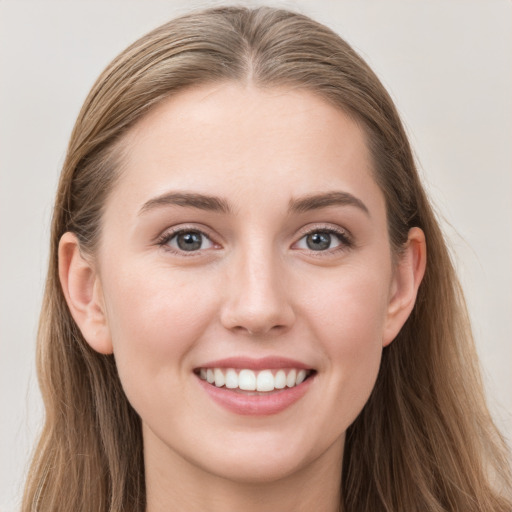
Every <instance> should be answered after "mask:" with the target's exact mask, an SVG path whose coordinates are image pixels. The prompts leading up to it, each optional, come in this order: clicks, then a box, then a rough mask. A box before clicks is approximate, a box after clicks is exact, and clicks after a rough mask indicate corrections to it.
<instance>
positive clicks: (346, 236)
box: [292, 224, 354, 256]
mask: <svg viewBox="0 0 512 512" xmlns="http://www.w3.org/2000/svg"><path fill="white" fill-rule="evenodd" d="M318 232H324V233H330V234H334V235H335V236H337V237H338V239H339V240H340V245H339V246H337V247H335V248H333V249H327V250H325V251H313V250H310V251H309V252H310V253H314V255H315V256H321V255H322V254H324V255H326V254H333V253H335V252H338V251H344V250H347V249H351V248H352V247H353V246H354V237H353V236H352V234H351V233H350V231H349V230H348V229H345V228H342V227H340V226H336V225H333V224H317V225H313V226H312V225H308V226H305V227H303V228H301V229H300V230H299V234H298V237H297V239H296V241H295V242H294V243H293V244H292V249H293V246H294V245H296V244H297V243H298V242H299V241H300V240H302V239H303V238H304V237H305V236H307V235H310V234H312V233H318ZM296 250H302V249H296Z"/></svg>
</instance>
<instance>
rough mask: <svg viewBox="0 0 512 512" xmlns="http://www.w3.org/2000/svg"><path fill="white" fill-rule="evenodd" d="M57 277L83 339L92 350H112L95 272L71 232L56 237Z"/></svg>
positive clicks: (107, 352)
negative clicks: (57, 244) (58, 240)
mask: <svg viewBox="0 0 512 512" xmlns="http://www.w3.org/2000/svg"><path fill="white" fill-rule="evenodd" d="M59 278H60V283H61V286H62V291H63V292H64V297H65V298H66V302H67V304H68V307H69V310H70V311H71V315H72V316H73V319H74V320H75V322H76V324H77V325H78V327H79V329H80V331H81V332H82V335H83V337H84V338H85V341H87V343H88V344H89V345H90V346H91V348H93V349H94V350H96V352H100V353H101V354H112V352H113V347H112V340H111V337H110V330H109V328H108V324H107V317H106V314H105V305H104V300H103V292H102V289H101V283H100V280H99V276H98V275H97V273H96V271H95V269H94V267H93V265H92V263H91V262H90V261H89V260H88V259H86V258H84V256H83V255H82V254H81V252H80V246H79V242H78V239H77V237H76V235H75V234H74V233H71V232H67V233H64V235H62V238H61V239H60V243H59Z"/></svg>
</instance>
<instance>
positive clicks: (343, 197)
mask: <svg viewBox="0 0 512 512" xmlns="http://www.w3.org/2000/svg"><path fill="white" fill-rule="evenodd" d="M328 206H355V207H356V208H359V209H360V210H362V211H363V212H365V213H366V214H367V215H368V216H369V215H370V211H369V210H368V208H367V207H366V205H365V204H364V203H363V202H362V201H361V200H360V199H358V198H357V197H356V196H353V195H352V194H349V193H348V192H338V191H333V192H324V193H320V194H311V195H308V196H304V197H300V198H297V199H291V200H290V202H289V205H288V209H289V211H290V212H295V213H304V212H307V211H310V210H318V209H320V208H327V207H328Z"/></svg>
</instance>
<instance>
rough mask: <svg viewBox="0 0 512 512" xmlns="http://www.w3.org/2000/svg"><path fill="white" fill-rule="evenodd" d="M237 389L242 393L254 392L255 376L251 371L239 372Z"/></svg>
mask: <svg viewBox="0 0 512 512" xmlns="http://www.w3.org/2000/svg"><path fill="white" fill-rule="evenodd" d="M238 387H239V388H240V389H243V390H244V391H256V375H255V374H254V372H253V371H252V370H241V371H240V373H239V374H238Z"/></svg>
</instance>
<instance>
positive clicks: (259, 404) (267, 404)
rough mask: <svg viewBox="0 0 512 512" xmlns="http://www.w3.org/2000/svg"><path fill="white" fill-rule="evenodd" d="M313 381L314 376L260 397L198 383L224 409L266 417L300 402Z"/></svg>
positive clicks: (203, 381) (201, 381)
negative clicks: (291, 386) (296, 384)
mask: <svg viewBox="0 0 512 512" xmlns="http://www.w3.org/2000/svg"><path fill="white" fill-rule="evenodd" d="M313 379H314V375H312V376H310V377H309V378H307V379H306V380H305V381H304V382H302V383H300V384H299V385H298V386H294V387H293V388H285V389H281V390H277V391H273V392H269V393H268V394H261V395H248V394H245V393H243V392H242V393H241V392H237V391H232V390H230V389H227V388H218V387H216V386H213V385H212V384H209V383H208V382H206V381H205V380H202V379H199V378H198V381H199V383H200V384H201V386H202V387H203V389H204V390H205V391H206V392H207V393H208V395H209V396H210V398H212V400H213V401H214V402H216V403H218V404H219V405H221V406H222V407H224V408H225V409H228V410H229V411H231V412H234V413H235V414H241V415H249V416H268V415H271V414H277V413H279V412H281V411H284V410H285V409H287V408H288V407H290V406H291V405H293V404H294V403H295V402H297V401H298V400H300V399H301V398H302V397H303V396H304V395H305V393H306V392H307V391H308V389H309V387H310V386H311V382H312V381H313Z"/></svg>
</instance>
